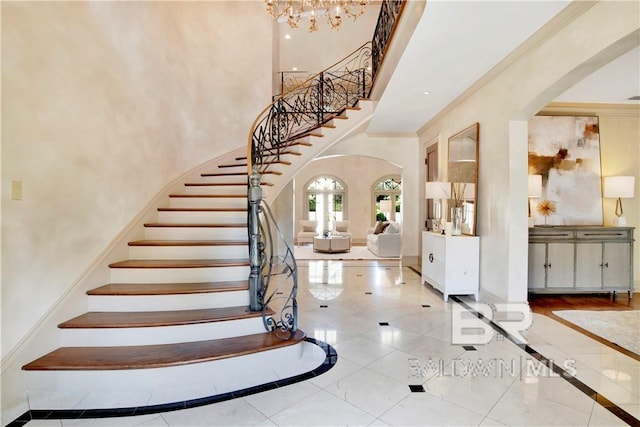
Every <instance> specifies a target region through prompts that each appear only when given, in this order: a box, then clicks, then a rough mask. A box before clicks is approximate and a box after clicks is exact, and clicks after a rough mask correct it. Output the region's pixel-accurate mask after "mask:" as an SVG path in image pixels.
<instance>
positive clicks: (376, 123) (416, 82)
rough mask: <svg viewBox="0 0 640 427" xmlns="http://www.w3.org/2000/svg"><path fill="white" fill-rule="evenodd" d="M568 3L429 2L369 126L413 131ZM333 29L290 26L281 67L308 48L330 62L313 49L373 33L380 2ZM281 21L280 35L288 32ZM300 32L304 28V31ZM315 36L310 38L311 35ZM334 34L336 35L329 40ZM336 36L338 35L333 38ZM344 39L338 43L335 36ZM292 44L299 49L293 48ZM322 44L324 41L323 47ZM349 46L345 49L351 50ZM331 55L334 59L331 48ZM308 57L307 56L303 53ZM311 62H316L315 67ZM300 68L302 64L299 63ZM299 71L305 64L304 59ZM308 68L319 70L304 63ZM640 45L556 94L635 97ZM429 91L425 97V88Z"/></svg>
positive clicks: (575, 98) (612, 99)
mask: <svg viewBox="0 0 640 427" xmlns="http://www.w3.org/2000/svg"><path fill="white" fill-rule="evenodd" d="M569 3H570V1H566V0H562V1H526V2H521V1H447V0H430V1H429V2H427V4H426V6H425V10H424V13H423V15H422V18H421V20H420V22H419V23H418V26H417V28H416V30H415V32H414V34H413V36H412V38H411V40H410V41H409V44H408V45H407V47H406V50H405V52H404V54H403V55H402V57H401V59H400V61H399V63H398V65H397V68H396V70H395V72H394V73H393V76H392V77H391V80H390V81H389V84H388V86H387V88H386V90H385V92H384V94H383V96H382V98H381V100H380V102H379V103H378V106H377V108H376V114H375V116H374V118H373V119H372V120H371V123H370V125H369V128H368V129H367V132H370V133H403V134H406V133H415V132H416V131H417V130H418V129H420V128H421V127H422V126H423V125H424V124H425V123H427V122H428V121H429V120H430V119H431V118H433V117H434V116H435V115H436V114H437V113H438V112H439V111H441V110H442V109H443V108H445V107H446V106H447V105H448V104H449V103H451V102H452V101H453V100H454V99H455V98H456V97H458V96H459V95H460V94H462V93H463V92H464V91H465V90H466V89H467V88H469V87H470V86H471V85H472V84H473V83H474V82H476V81H477V80H478V79H480V78H481V77H482V76H484V75H485V74H486V73H487V72H488V71H489V70H491V69H492V68H493V67H494V66H495V65H496V64H497V63H499V62H500V61H501V60H503V59H504V58H505V57H506V56H507V55H508V54H509V53H511V52H512V51H513V50H514V49H516V48H517V47H518V46H519V45H520V44H522V43H523V42H524V41H525V40H527V39H528V38H529V37H530V36H531V35H533V34H534V33H535V32H536V31H538V30H539V29H540V28H541V27H542V26H543V25H544V24H545V23H547V22H548V21H549V20H550V19H551V18H553V17H554V16H555V15H557V14H558V13H559V12H561V11H562V10H563V9H564V8H565V7H566V6H567V5H568V4H569ZM371 9H372V10H370V11H367V14H366V15H365V16H363V17H362V18H360V19H359V20H358V21H357V22H356V23H355V24H354V23H349V25H346V26H345V27H344V28H342V29H341V30H340V32H339V33H338V35H336V34H329V32H330V30H325V32H324V34H322V33H321V32H318V33H313V34H308V33H306V31H304V30H303V29H298V30H294V31H297V32H298V33H293V32H292V35H293V36H294V39H296V41H295V42H291V41H288V42H287V43H290V45H289V47H287V46H286V45H283V44H281V55H282V58H283V59H282V60H281V63H280V65H281V67H282V68H281V69H285V70H286V69H291V68H292V67H293V66H296V65H294V63H298V64H304V63H305V59H304V58H303V57H301V56H299V55H295V54H292V52H300V47H299V46H307V48H306V50H307V55H308V52H309V51H311V52H314V55H312V58H313V59H314V60H315V61H317V60H318V58H319V57H320V58H322V60H323V62H324V63H325V64H326V63H328V62H329V63H330V61H327V57H328V56H329V54H330V52H329V51H327V50H326V49H322V50H321V54H319V53H318V51H317V49H316V48H313V47H310V46H314V45H315V44H317V43H318V41H323V42H326V41H327V40H329V41H330V43H329V45H330V46H331V48H330V50H332V51H333V50H336V49H339V48H340V46H341V45H343V44H349V43H351V44H352V45H355V46H356V47H357V46H359V45H360V44H361V43H358V42H354V40H366V39H367V38H370V34H372V33H373V28H374V27H375V18H377V13H378V8H377V7H375V5H374V7H372V8H371ZM285 27H286V26H284V25H281V33H282V34H284V33H285V32H291V31H289V29H288V28H285ZM303 32H304V33H303ZM314 37H315V40H314ZM331 37H333V38H331ZM336 37H338V38H337V39H336ZM340 40H341V41H340ZM294 43H298V47H297V48H296V49H295V50H293V49H291V47H292V46H294ZM325 46H326V45H325ZM351 50H352V49H349V50H345V52H349V51H351ZM331 55H333V56H331V58H339V57H340V56H336V55H337V54H333V53H332V52H331ZM306 61H307V62H308V61H309V59H308V57H307V60H306ZM315 65H316V64H313V66H315ZM298 66H300V65H298ZM301 66H302V67H303V68H301V69H304V65H301ZM306 69H309V70H313V69H317V67H315V68H306ZM639 75H640V48H636V49H634V50H632V51H630V52H628V53H627V54H625V55H623V56H621V57H620V58H618V59H617V60H615V61H613V62H611V63H610V64H609V65H607V66H605V67H603V68H602V69H600V70H599V71H597V72H595V73H593V74H592V75H591V76H589V77H587V78H586V79H584V81H582V82H580V83H579V84H577V85H576V86H575V87H573V88H572V89H570V90H568V91H567V92H566V93H564V94H562V95H561V96H560V97H558V98H557V99H556V100H557V101H561V102H605V103H636V104H638V103H640V101H629V100H628V98H629V97H632V96H637V95H640V79H639V78H638V76H639ZM427 91H428V92H429V94H428V95H425V92H427Z"/></svg>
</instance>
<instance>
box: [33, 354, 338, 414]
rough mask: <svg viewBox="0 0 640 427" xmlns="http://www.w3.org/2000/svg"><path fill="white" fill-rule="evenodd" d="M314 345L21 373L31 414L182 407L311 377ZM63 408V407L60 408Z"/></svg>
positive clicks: (321, 356)
mask: <svg viewBox="0 0 640 427" xmlns="http://www.w3.org/2000/svg"><path fill="white" fill-rule="evenodd" d="M324 358H325V355H324V352H323V351H322V350H321V349H320V348H319V347H318V346H316V345H313V344H310V343H307V342H302V343H299V344H296V345H293V346H289V347H285V348H279V349H276V350H270V351H264V352H260V353H254V354H249V355H246V356H239V357H235V358H230V359H222V360H217V361H213V362H204V363H194V364H190V365H184V366H175V367H169V368H156V369H128V370H119V371H28V372H25V376H26V379H27V385H28V390H29V403H30V408H31V409H52V406H53V405H52V403H53V402H55V403H56V404H57V405H59V406H57V407H62V408H73V409H96V408H117V407H135V406H146V405H157V404H163V403H173V402H180V401H184V400H190V399H197V398H203V397H207V396H213V395H216V394H221V393H228V392H232V391H238V390H242V389H244V388H248V387H252V386H256V385H260V384H265V383H269V382H273V381H277V380H280V379H282V378H288V377H292V376H295V375H299V374H302V373H305V372H309V371H311V370H313V369H315V368H316V367H318V366H319V365H320V364H321V363H322V362H323V361H324ZM60 405H62V406H60Z"/></svg>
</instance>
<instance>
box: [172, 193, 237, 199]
mask: <svg viewBox="0 0 640 427" xmlns="http://www.w3.org/2000/svg"><path fill="white" fill-rule="evenodd" d="M169 197H176V198H186V199H189V198H191V199H197V198H207V197H209V198H215V199H225V198H230V199H239V198H243V199H246V198H247V195H246V194H169Z"/></svg>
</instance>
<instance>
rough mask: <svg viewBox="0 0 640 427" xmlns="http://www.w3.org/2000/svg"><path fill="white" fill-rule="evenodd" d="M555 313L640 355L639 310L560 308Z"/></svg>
mask: <svg viewBox="0 0 640 427" xmlns="http://www.w3.org/2000/svg"><path fill="white" fill-rule="evenodd" d="M553 314H555V315H556V316H559V317H561V318H563V319H564V320H566V321H568V322H571V323H573V324H574V325H576V326H579V327H581V328H582V329H585V330H587V331H589V332H591V333H592V334H594V335H597V336H599V337H601V338H604V339H605V340H607V341H610V342H612V343H615V344H617V345H619V346H620V347H623V348H626V349H627V350H629V351H632V352H634V353H635V354H638V355H640V311H639V310H620V311H592V310H591V311H590V310H560V311H554V312H553Z"/></svg>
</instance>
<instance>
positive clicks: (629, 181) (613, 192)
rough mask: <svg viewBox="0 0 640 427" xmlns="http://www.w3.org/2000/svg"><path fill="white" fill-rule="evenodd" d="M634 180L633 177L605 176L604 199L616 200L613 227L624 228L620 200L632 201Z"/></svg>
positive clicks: (625, 222)
mask: <svg viewBox="0 0 640 427" xmlns="http://www.w3.org/2000/svg"><path fill="white" fill-rule="evenodd" d="M635 183H636V178H635V177H634V176H607V177H605V178H604V197H607V198H612V199H616V198H617V200H616V211H615V212H616V216H617V217H618V219H617V220H616V223H615V225H618V226H621V227H623V226H625V225H627V220H626V219H625V217H624V216H623V215H624V211H623V210H622V200H621V199H633V193H634V192H635Z"/></svg>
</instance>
